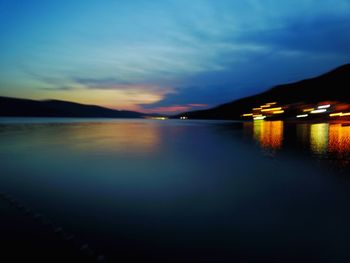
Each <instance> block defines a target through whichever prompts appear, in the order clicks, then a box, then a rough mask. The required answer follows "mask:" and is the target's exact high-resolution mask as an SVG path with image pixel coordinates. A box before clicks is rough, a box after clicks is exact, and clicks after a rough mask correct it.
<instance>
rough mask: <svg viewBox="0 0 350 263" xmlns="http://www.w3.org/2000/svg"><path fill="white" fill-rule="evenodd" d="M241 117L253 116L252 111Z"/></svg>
mask: <svg viewBox="0 0 350 263" xmlns="http://www.w3.org/2000/svg"><path fill="white" fill-rule="evenodd" d="M242 116H243V117H249V116H253V113H245V114H243V115H242Z"/></svg>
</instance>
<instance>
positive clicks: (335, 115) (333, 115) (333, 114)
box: [329, 112, 350, 117]
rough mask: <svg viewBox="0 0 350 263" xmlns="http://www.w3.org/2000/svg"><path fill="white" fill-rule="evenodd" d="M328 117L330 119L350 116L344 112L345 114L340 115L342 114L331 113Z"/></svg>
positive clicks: (349, 113)
mask: <svg viewBox="0 0 350 263" xmlns="http://www.w3.org/2000/svg"><path fill="white" fill-rule="evenodd" d="M329 116H330V117H337V116H338V117H342V116H350V112H345V113H342V112H337V113H331V114H329Z"/></svg>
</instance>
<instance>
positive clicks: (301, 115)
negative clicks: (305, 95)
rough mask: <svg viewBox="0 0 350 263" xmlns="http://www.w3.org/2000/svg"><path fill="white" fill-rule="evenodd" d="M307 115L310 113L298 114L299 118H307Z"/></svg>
mask: <svg viewBox="0 0 350 263" xmlns="http://www.w3.org/2000/svg"><path fill="white" fill-rule="evenodd" d="M307 116H309V114H300V115H297V118H306V117H307Z"/></svg>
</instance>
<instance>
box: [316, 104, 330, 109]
mask: <svg viewBox="0 0 350 263" xmlns="http://www.w3.org/2000/svg"><path fill="white" fill-rule="evenodd" d="M330 106H331V105H330V104H327V105H321V106H318V107H317V108H318V109H328V108H329V107H330Z"/></svg>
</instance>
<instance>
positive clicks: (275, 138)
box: [253, 121, 283, 149]
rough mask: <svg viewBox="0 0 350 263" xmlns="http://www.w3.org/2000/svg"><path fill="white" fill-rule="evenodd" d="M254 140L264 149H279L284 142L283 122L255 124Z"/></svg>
mask: <svg viewBox="0 0 350 263" xmlns="http://www.w3.org/2000/svg"><path fill="white" fill-rule="evenodd" d="M253 129H254V138H255V140H257V141H258V142H259V143H260V145H261V146H262V147H263V148H266V149H279V148H281V146H282V141H283V122H282V121H264V122H254V127H253Z"/></svg>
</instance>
